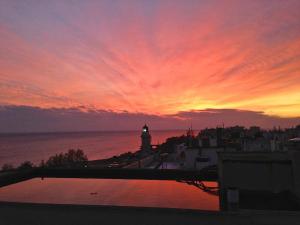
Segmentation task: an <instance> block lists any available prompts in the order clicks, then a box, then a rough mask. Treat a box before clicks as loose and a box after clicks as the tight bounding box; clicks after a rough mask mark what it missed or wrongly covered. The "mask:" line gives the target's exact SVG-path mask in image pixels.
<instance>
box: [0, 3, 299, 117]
mask: <svg viewBox="0 0 300 225" xmlns="http://www.w3.org/2000/svg"><path fill="white" fill-rule="evenodd" d="M0 6H1V7H0V52H1V58H0V66H1V69H2V70H1V72H0V105H16V106H18V105H25V106H32V107H40V108H52V107H54V108H72V107H79V108H80V107H84V108H87V109H99V110H100V109H103V110H110V111H114V112H121V111H126V112H130V113H136V112H140V113H146V114H154V115H171V114H177V113H180V112H183V111H193V110H205V109H237V110H251V111H260V112H263V113H264V114H266V115H272V116H279V117H299V116H300V91H299V90H300V14H299V12H298V11H299V10H298V9H299V8H300V1H292V0H288V1H272V2H270V1H224V2H220V1H192V0H190V1H113V2H111V1H87V2H83V1H78V2H73V4H70V3H68V1H51V2H36V1H22V2H19V1H1V3H0Z"/></svg>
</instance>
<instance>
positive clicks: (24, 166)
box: [18, 161, 33, 170]
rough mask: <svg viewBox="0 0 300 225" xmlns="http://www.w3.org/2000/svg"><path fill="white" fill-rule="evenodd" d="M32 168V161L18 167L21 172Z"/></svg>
mask: <svg viewBox="0 0 300 225" xmlns="http://www.w3.org/2000/svg"><path fill="white" fill-rule="evenodd" d="M32 168H33V163H32V162H30V161H25V162H23V163H22V164H21V165H20V166H19V167H18V169H19V170H27V169H32Z"/></svg>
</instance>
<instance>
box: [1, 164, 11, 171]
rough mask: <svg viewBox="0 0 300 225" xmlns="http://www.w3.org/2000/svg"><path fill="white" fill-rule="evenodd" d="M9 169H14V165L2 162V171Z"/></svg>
mask: <svg viewBox="0 0 300 225" xmlns="http://www.w3.org/2000/svg"><path fill="white" fill-rule="evenodd" d="M10 170H14V167H13V165H12V164H7V163H6V164H4V165H3V166H2V171H3V172H4V171H10Z"/></svg>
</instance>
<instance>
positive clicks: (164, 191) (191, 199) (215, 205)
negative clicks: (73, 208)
mask: <svg viewBox="0 0 300 225" xmlns="http://www.w3.org/2000/svg"><path fill="white" fill-rule="evenodd" d="M206 185H209V186H215V185H216V183H215V182H206ZM0 201H17V202H35V203H57V204H88V205H119V206H145V207H165V208H189V209H202V210H219V200H218V197H217V196H214V195H211V194H208V193H206V192H203V191H202V190H200V189H198V188H197V187H195V186H192V185H187V184H184V183H178V182H176V181H157V180H115V179H62V178H46V179H44V180H41V179H40V178H35V179H32V180H28V181H25V182H21V183H17V184H13V185H9V186H6V187H3V188H0Z"/></svg>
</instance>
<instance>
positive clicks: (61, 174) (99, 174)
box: [34, 168, 217, 181]
mask: <svg viewBox="0 0 300 225" xmlns="http://www.w3.org/2000/svg"><path fill="white" fill-rule="evenodd" d="M34 173H35V176H36V177H51V178H94V179H142V180H201V181H216V180H217V173H216V171H188V170H171V169H166V170H153V169H124V168H123V169H119V168H109V169H103V168H101V169H95V168H72V169H71V168H60V169H58V168H56V169H54V168H53V169H50V168H39V169H36V170H35V171H34Z"/></svg>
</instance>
